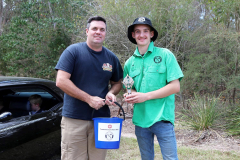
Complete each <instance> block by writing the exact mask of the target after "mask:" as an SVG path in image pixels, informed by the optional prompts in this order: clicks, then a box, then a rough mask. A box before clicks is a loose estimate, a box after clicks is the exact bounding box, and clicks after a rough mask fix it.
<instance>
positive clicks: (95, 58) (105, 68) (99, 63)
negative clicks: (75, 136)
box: [55, 42, 123, 120]
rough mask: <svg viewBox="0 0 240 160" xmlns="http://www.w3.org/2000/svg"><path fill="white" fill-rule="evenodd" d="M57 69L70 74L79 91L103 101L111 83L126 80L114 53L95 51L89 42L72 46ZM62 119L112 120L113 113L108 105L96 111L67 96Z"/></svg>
mask: <svg viewBox="0 0 240 160" xmlns="http://www.w3.org/2000/svg"><path fill="white" fill-rule="evenodd" d="M55 69H56V70H63V71H65V72H68V73H70V74H71V77H70V80H71V81H72V82H73V83H74V84H75V85H76V86H77V87H78V88H80V89H81V90H83V91H84V92H86V93H88V94H89V95H91V96H98V97H101V98H103V99H105V97H106V94H107V93H108V85H109V81H110V80H111V81H114V82H118V81H119V80H120V79H122V77H123V70H122V66H121V64H120V62H119V60H118V58H117V56H116V55H115V54H114V53H113V52H111V51H110V50H108V49H107V48H105V47H103V48H102V51H100V52H96V51H94V50H92V49H90V48H89V47H88V45H87V43H86V42H83V43H76V44H72V45H70V46H69V47H68V48H67V49H66V50H64V51H63V53H62V55H61V57H60V59H59V61H58V63H57V65H56V67H55ZM62 116H64V117H69V118H74V119H81V120H92V118H94V117H110V110H109V107H108V106H107V105H105V106H103V107H102V108H101V109H99V110H95V109H93V108H92V107H90V106H89V105H88V104H87V103H86V102H83V101H81V100H79V99H76V98H73V97H71V96H69V95H67V94H66V93H65V94H64V104H63V110H62Z"/></svg>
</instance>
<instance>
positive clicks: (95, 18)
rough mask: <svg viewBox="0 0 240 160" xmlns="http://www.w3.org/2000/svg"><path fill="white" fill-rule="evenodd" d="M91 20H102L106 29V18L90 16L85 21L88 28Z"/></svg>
mask: <svg viewBox="0 0 240 160" xmlns="http://www.w3.org/2000/svg"><path fill="white" fill-rule="evenodd" d="M92 21H102V22H104V23H105V25H106V30H107V23H106V20H105V19H104V18H103V17H100V16H93V17H90V18H89V19H88V21H87V29H89V27H90V23H91V22H92Z"/></svg>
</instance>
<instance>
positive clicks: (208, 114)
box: [180, 93, 220, 130]
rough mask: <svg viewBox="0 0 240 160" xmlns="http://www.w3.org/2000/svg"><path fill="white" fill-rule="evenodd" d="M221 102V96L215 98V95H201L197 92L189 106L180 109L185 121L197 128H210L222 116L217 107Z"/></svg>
mask: <svg viewBox="0 0 240 160" xmlns="http://www.w3.org/2000/svg"><path fill="white" fill-rule="evenodd" d="M219 102H220V101H219V97H217V98H215V97H214V96H213V95H212V96H211V95H207V96H200V95H198V94H196V93H195V94H194V98H193V99H192V100H190V101H189V105H188V106H187V108H183V109H182V110H181V111H180V116H181V119H182V120H183V123H184V124H185V125H188V126H190V127H191V128H193V129H195V130H205V129H209V128H210V127H212V126H213V124H214V122H215V121H216V119H217V118H218V117H219V116H220V112H219V110H218V108H217V105H218V104H219Z"/></svg>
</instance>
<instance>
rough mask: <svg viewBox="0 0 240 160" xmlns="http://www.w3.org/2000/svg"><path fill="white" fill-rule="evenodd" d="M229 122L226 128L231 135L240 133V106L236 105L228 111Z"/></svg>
mask: <svg viewBox="0 0 240 160" xmlns="http://www.w3.org/2000/svg"><path fill="white" fill-rule="evenodd" d="M226 120H227V124H226V129H227V130H228V132H229V133H230V134H231V135H240V107H239V104H238V105H234V107H232V108H230V109H229V111H228V112H227V118H226Z"/></svg>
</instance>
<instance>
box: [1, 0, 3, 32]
mask: <svg viewBox="0 0 240 160" xmlns="http://www.w3.org/2000/svg"><path fill="white" fill-rule="evenodd" d="M2 18H3V1H2V0H0V36H1V35H2V32H3V25H2Z"/></svg>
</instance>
